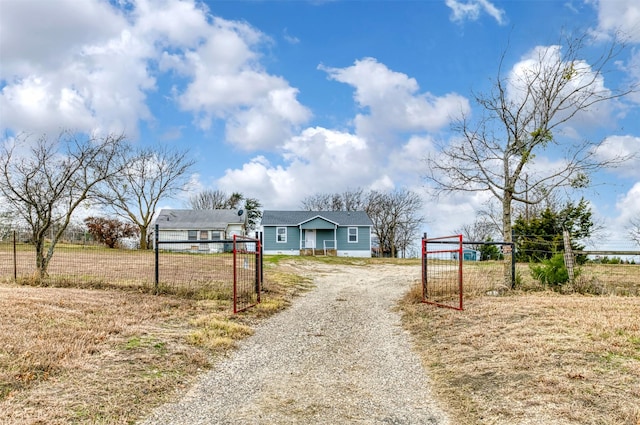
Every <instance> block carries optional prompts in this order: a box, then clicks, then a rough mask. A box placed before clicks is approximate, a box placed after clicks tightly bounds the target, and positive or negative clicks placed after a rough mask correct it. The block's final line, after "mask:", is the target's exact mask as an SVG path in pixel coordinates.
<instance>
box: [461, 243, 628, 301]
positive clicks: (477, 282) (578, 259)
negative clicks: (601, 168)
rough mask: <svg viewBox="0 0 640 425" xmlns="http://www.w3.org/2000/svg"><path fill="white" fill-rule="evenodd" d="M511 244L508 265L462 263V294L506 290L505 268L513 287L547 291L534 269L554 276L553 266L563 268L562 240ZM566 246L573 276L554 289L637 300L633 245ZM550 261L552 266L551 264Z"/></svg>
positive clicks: (476, 260) (500, 261)
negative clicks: (509, 262)
mask: <svg viewBox="0 0 640 425" xmlns="http://www.w3.org/2000/svg"><path fill="white" fill-rule="evenodd" d="M514 240H515V248H514V256H515V263H514V265H513V266H511V265H510V264H505V262H504V259H503V255H502V253H500V256H499V258H498V259H491V260H485V259H484V258H481V257H480V256H478V257H473V258H464V259H465V261H464V267H463V270H464V291H465V295H474V294H475V295H484V294H487V293H489V294H498V293H501V292H503V291H504V290H505V289H506V288H507V287H508V285H507V282H506V280H507V279H506V278H505V276H508V275H509V268H511V269H512V270H513V272H512V277H513V281H514V283H515V286H516V287H517V288H520V289H526V290H537V289H546V288H548V287H549V285H548V284H545V282H544V281H542V280H544V279H542V280H541V276H540V275H539V274H536V270H537V271H540V270H543V271H545V270H547V271H548V272H549V273H554V272H556V271H557V270H555V269H554V268H555V267H557V265H558V262H559V264H560V265H563V264H565V262H566V258H565V250H564V243H563V240H562V238H561V237H560V238H559V240H558V236H557V235H517V236H516V237H515V238H514ZM570 245H571V246H572V249H571V253H570V257H571V259H572V263H573V264H574V266H573V267H574V270H573V271H574V274H575V276H574V278H573V279H571V280H570V281H567V282H566V283H564V284H562V285H558V286H555V287H554V289H557V290H560V291H566V292H579V293H589V294H610V295H634V296H637V295H640V247H639V246H638V245H637V244H635V243H634V242H633V241H630V240H617V241H616V240H609V241H606V242H605V241H602V242H601V243H597V244H594V243H588V244H587V243H579V242H575V241H574V242H572V243H571V244H570ZM465 246H468V245H465ZM474 248H477V249H481V248H480V247H474ZM558 256H559V257H558ZM554 257H556V260H558V262H554ZM480 260H481V261H480ZM558 272H559V271H558Z"/></svg>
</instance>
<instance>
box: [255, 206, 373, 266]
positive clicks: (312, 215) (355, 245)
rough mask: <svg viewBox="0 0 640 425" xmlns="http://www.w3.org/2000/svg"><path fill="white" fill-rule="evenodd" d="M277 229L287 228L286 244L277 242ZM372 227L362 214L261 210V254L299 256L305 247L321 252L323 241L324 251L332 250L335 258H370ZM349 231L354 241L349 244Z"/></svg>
mask: <svg viewBox="0 0 640 425" xmlns="http://www.w3.org/2000/svg"><path fill="white" fill-rule="evenodd" d="M279 227H286V229H287V240H286V242H277V233H276V232H277V229H278V228H279ZM372 227H373V223H372V222H371V219H370V218H369V216H367V214H366V213H365V212H364V211H315V212H314V211H269V210H265V211H264V212H263V216H262V229H263V237H264V239H263V244H264V252H265V254H291V255H300V254H301V253H302V250H304V249H305V248H308V247H312V248H315V249H316V250H323V249H324V248H325V241H326V242H327V243H326V248H327V249H331V250H335V251H334V252H335V253H336V254H337V255H338V256H354V257H370V256H371V228H372ZM349 229H355V230H354V231H355V232H356V235H357V241H353V242H349ZM311 232H313V234H315V237H313V236H311ZM352 235H353V234H352ZM305 245H306V246H305ZM305 252H306V251H305Z"/></svg>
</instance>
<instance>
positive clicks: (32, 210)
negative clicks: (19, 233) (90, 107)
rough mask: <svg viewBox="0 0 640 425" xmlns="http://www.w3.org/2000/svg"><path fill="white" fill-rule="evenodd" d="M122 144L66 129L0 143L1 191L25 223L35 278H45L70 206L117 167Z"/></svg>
mask: <svg viewBox="0 0 640 425" xmlns="http://www.w3.org/2000/svg"><path fill="white" fill-rule="evenodd" d="M125 146H126V144H125V140H124V136H122V135H118V136H116V135H108V136H104V137H87V138H85V137H82V136H80V135H76V134H72V133H69V132H65V133H62V134H61V135H60V136H58V138H57V139H55V140H54V139H49V138H48V137H47V136H41V137H40V138H38V139H37V140H35V141H34V140H32V138H31V137H29V136H26V135H20V136H18V137H16V138H15V139H13V140H9V141H6V142H5V143H4V144H3V146H2V148H1V149H0V191H1V192H2V194H3V195H4V198H5V200H6V202H7V203H8V204H9V205H10V206H11V208H12V209H13V212H14V213H15V214H16V215H17V216H18V217H19V218H20V219H21V220H22V221H24V222H25V223H26V225H27V226H28V228H29V231H30V233H31V236H30V239H31V241H32V242H33V244H34V245H35V248H36V272H37V278H38V279H41V278H43V277H46V275H47V266H48V265H49V262H50V261H51V258H52V257H53V253H54V250H55V247H56V244H57V243H58V241H59V240H60V238H61V237H62V234H63V233H64V231H65V229H66V228H67V226H68V225H69V223H70V222H71V218H72V215H73V213H74V211H75V210H76V209H77V208H78V206H80V205H81V204H82V203H83V202H84V201H86V200H88V199H90V198H92V197H93V196H94V189H95V188H96V186H97V185H98V184H100V183H101V182H103V181H106V180H108V179H109V178H111V177H113V175H114V174H116V173H117V172H118V171H119V170H120V169H119V164H118V162H117V161H116V156H117V154H118V153H119V152H121V151H122V150H123V149H125ZM47 238H49V242H48V245H47Z"/></svg>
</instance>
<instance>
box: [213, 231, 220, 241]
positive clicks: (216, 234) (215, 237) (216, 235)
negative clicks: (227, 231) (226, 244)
mask: <svg viewBox="0 0 640 425" xmlns="http://www.w3.org/2000/svg"><path fill="white" fill-rule="evenodd" d="M221 239H222V232H221V231H219V230H212V231H211V240H212V241H219V240H221Z"/></svg>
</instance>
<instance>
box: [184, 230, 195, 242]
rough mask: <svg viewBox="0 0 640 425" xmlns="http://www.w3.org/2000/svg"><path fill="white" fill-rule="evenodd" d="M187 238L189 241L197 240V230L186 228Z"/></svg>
mask: <svg viewBox="0 0 640 425" xmlns="http://www.w3.org/2000/svg"><path fill="white" fill-rule="evenodd" d="M187 240H189V241H197V240H198V231H197V230H187Z"/></svg>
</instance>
